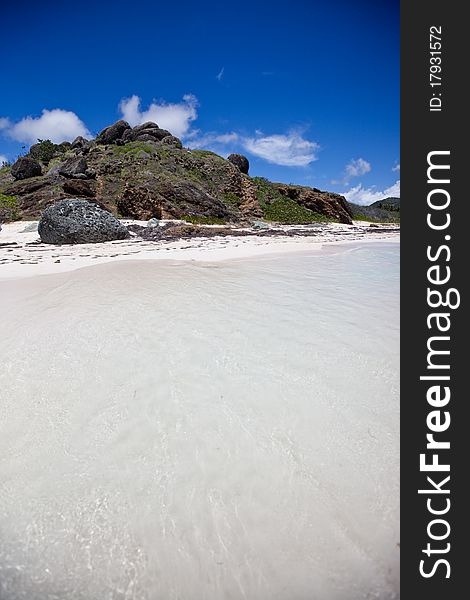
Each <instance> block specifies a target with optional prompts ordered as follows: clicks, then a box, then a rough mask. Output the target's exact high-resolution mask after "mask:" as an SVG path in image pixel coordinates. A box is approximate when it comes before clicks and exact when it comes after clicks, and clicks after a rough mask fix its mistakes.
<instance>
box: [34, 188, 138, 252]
mask: <svg viewBox="0 0 470 600" xmlns="http://www.w3.org/2000/svg"><path fill="white" fill-rule="evenodd" d="M38 232H39V236H40V238H41V241H42V242H43V243H45V244H57V245H62V244H90V243H97V242H108V241H111V240H123V239H126V238H128V237H129V231H128V230H127V228H126V227H125V226H124V225H123V224H122V223H121V222H120V221H118V220H117V219H116V218H115V217H113V215H112V214H111V213H109V212H108V211H106V210H103V209H102V208H100V207H99V206H97V205H96V204H93V203H91V202H88V201H86V200H78V199H71V200H61V201H60V202H57V203H56V204H53V205H52V206H50V207H49V208H47V209H46V210H45V211H44V212H43V214H42V216H41V219H40V221H39V225H38Z"/></svg>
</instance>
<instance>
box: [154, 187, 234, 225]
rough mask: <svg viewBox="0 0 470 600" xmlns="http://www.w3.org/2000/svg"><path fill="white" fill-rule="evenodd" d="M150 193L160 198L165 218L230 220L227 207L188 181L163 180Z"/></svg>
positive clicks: (230, 215)
mask: <svg viewBox="0 0 470 600" xmlns="http://www.w3.org/2000/svg"><path fill="white" fill-rule="evenodd" d="M152 191H153V192H156V193H158V195H159V196H160V198H161V206H162V209H163V211H164V216H165V218H176V219H182V218H184V217H185V216H188V215H191V216H201V217H215V218H218V219H222V220H230V218H231V217H232V214H231V212H230V209H229V207H227V206H226V205H225V204H224V203H223V202H222V201H221V200H219V199H218V198H216V197H215V196H212V195H211V194H208V193H207V192H206V191H205V190H204V189H203V188H202V187H201V186H200V185H198V184H196V183H193V182H191V181H188V180H184V179H180V180H173V179H169V178H165V179H162V180H160V181H159V182H158V183H156V184H155V186H154V187H153V190H152Z"/></svg>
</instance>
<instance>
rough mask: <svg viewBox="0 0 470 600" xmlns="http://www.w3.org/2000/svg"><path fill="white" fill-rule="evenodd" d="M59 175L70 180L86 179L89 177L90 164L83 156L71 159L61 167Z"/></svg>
mask: <svg viewBox="0 0 470 600" xmlns="http://www.w3.org/2000/svg"><path fill="white" fill-rule="evenodd" d="M59 175H62V176H63V177H68V178H70V179H84V178H85V177H88V176H89V173H88V164H87V162H86V160H85V159H84V158H83V156H77V157H74V158H69V159H67V160H66V161H65V162H63V163H62V164H61V165H60V166H59Z"/></svg>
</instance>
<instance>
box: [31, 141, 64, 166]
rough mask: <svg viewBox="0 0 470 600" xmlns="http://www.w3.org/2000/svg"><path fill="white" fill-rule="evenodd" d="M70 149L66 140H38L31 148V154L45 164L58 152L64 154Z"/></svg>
mask: <svg viewBox="0 0 470 600" xmlns="http://www.w3.org/2000/svg"><path fill="white" fill-rule="evenodd" d="M67 149H68V145H67V143H66V142H64V143H63V144H54V143H53V142H51V140H38V141H37V144H33V145H32V146H31V148H30V149H29V156H31V158H34V159H35V160H38V161H40V162H42V163H44V164H45V165H48V164H49V161H51V160H52V159H53V158H54V157H55V156H56V155H57V154H63V153H64V152H65V151H66V150H67Z"/></svg>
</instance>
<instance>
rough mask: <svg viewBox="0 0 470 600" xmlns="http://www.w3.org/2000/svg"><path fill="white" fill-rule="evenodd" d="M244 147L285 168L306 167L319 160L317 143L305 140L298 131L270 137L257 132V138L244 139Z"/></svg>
mask: <svg viewBox="0 0 470 600" xmlns="http://www.w3.org/2000/svg"><path fill="white" fill-rule="evenodd" d="M242 145H243V147H244V148H245V150H247V151H248V152H250V153H251V154H253V155H254V156H259V157H260V158H264V160H267V161H268V162H270V163H273V164H275V165H282V166H285V167H306V166H307V165H308V164H309V163H311V162H313V161H314V160H317V156H316V151H317V150H319V148H320V146H319V145H318V144H317V143H316V142H311V141H309V140H306V139H305V138H303V137H302V135H301V133H299V132H298V131H291V132H289V133H288V134H274V135H268V136H264V135H263V134H261V132H257V135H256V137H247V138H243V139H242Z"/></svg>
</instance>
